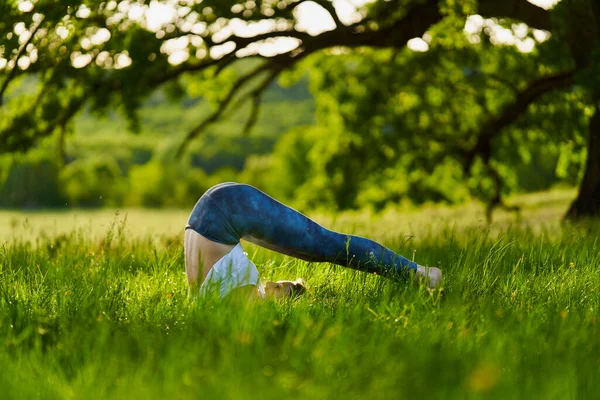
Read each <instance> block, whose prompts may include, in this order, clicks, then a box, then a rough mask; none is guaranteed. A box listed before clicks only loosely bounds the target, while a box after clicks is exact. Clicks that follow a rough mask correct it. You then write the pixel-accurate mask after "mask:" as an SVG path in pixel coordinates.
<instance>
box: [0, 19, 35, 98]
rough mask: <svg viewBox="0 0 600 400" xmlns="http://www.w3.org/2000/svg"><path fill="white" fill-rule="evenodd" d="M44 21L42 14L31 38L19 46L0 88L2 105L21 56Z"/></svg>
mask: <svg viewBox="0 0 600 400" xmlns="http://www.w3.org/2000/svg"><path fill="white" fill-rule="evenodd" d="M43 21H44V16H43V15H42V16H41V17H40V19H39V21H37V23H36V24H35V25H34V26H33V28H32V29H31V30H30V31H29V38H28V39H27V41H26V42H25V43H23V44H22V45H21V48H19V51H18V52H17V55H16V56H15V60H14V61H15V65H13V67H12V69H11V70H10V72H9V73H8V76H7V77H6V79H5V80H4V83H3V84H2V87H1V88H0V107H1V106H2V105H3V103H4V92H5V91H6V89H7V88H8V84H9V83H10V81H12V80H13V78H14V77H15V73H16V72H17V69H18V65H17V64H18V62H19V59H20V58H21V56H22V55H23V53H24V52H25V49H26V48H27V46H28V45H29V43H31V41H32V40H33V37H34V36H35V34H36V32H37V31H38V29H39V28H40V26H41V25H42V22H43Z"/></svg>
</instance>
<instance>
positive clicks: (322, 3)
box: [315, 0, 344, 28]
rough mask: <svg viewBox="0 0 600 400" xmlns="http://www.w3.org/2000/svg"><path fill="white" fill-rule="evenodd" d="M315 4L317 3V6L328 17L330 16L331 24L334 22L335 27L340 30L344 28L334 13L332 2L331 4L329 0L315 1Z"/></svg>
mask: <svg viewBox="0 0 600 400" xmlns="http://www.w3.org/2000/svg"><path fill="white" fill-rule="evenodd" d="M315 3H317V4H318V5H320V6H321V7H323V8H324V9H325V10H326V11H327V12H328V13H329V15H331V18H333V22H335V26H336V27H338V28H341V27H342V26H344V24H343V23H342V21H341V20H340V17H339V16H338V14H337V12H336V11H335V7H334V6H333V2H331V1H329V0H317V1H315Z"/></svg>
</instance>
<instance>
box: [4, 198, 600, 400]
mask: <svg viewBox="0 0 600 400" xmlns="http://www.w3.org/2000/svg"><path fill="white" fill-rule="evenodd" d="M573 194H574V193H573V192H572V191H566V192H565V191H562V192H553V193H546V194H541V195H536V196H529V197H527V196H524V197H521V198H519V199H518V202H519V203H520V204H522V205H523V211H522V213H521V217H520V218H515V216H514V215H513V214H506V213H498V214H496V215H495V222H494V223H492V224H491V225H488V224H487V223H486V222H485V221H484V217H483V215H484V214H483V209H482V208H481V207H480V206H477V205H467V206H461V207H455V208H445V207H433V206H430V207H426V208H424V209H423V210H393V211H392V210H390V211H387V212H384V213H383V214H381V215H373V214H371V213H368V212H366V211H362V212H355V213H344V214H341V215H338V216H337V217H334V216H333V215H316V216H315V218H316V219H317V220H319V221H320V222H322V223H323V224H325V225H326V226H328V227H332V228H335V229H339V230H347V231H351V232H352V233H355V234H359V235H364V236H369V237H371V238H373V239H376V240H379V241H381V242H383V243H384V244H385V245H387V246H388V247H390V248H392V249H394V250H396V251H398V252H399V253H401V254H404V255H405V256H407V257H409V258H414V260H415V261H417V262H418V263H420V264H424V265H432V266H439V267H441V268H442V269H443V271H444V273H445V275H444V276H445V280H444V286H443V290H436V291H430V290H427V289H426V288H424V287H418V286H415V285H413V284H406V283H403V282H396V281H393V280H390V279H385V278H382V277H380V276H376V275H368V274H365V273H362V272H358V271H354V270H350V269H347V268H342V267H338V266H332V265H326V264H314V263H307V262H304V261H298V260H295V259H291V258H288V257H283V256H280V255H278V254H275V253H272V252H269V251H266V250H264V249H261V248H258V247H255V246H251V245H249V244H244V246H245V249H246V251H247V252H248V253H249V256H250V258H251V259H252V260H253V261H254V262H255V263H256V264H257V266H258V268H259V271H260V272H261V275H262V277H263V278H264V279H269V280H276V279H295V278H296V277H302V278H304V280H305V282H306V284H307V287H308V292H307V293H306V294H305V295H303V296H302V297H299V298H295V299H287V300H279V301H275V300H267V301H265V302H263V303H260V304H253V305H245V306H243V305H240V304H237V303H236V304H232V303H231V302H227V301H223V302H215V301H212V300H203V299H192V298H191V297H190V296H189V294H188V289H187V286H186V279H185V274H184V260H183V254H182V240H181V239H182V226H183V224H184V223H185V220H186V218H187V214H188V212H189V210H167V211H153V210H122V211H120V212H118V213H116V212H115V211H110V210H104V211H83V210H77V211H71V212H52V213H51V212H32V213H23V212H9V211H6V212H1V213H0V227H1V228H0V243H1V244H0V346H1V347H2V350H1V351H0V393H2V396H1V397H2V398H6V399H35V398H40V399H71V398H73V399H81V398H86V399H96V398H97V399H106V398H111V399H120V398H144V399H152V398H157V399H158V398H164V397H169V398H202V399H213V398H214V399H224V398H226V399H253V398H261V399H280V398H311V399H312V398H314V399H330V398H345V399H366V398H369V399H370V398H373V399H398V398H407V399H412V398H426V399H464V398H472V399H478V398H486V399H487V398H491V399H496V398H497V399H506V398H512V399H525V398H526V399H532V398H533V399H587V398H599V397H600V390H599V389H598V387H597V380H598V378H600V341H599V340H598V338H599V337H600V321H598V320H597V319H598V317H600V313H599V311H598V308H599V305H600V304H599V303H600V302H599V295H600V270H599V269H598V267H599V266H600V243H599V242H598V237H599V234H600V223H598V222H593V221H591V222H586V223H581V224H576V225H574V224H561V223H560V217H561V213H562V212H564V209H565V207H566V205H567V204H568V200H569V199H570V198H572V196H573Z"/></svg>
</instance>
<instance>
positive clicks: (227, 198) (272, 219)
mask: <svg viewBox="0 0 600 400" xmlns="http://www.w3.org/2000/svg"><path fill="white" fill-rule="evenodd" d="M186 229H192V230H194V231H196V232H197V233H199V234H201V235H202V236H204V237H206V238H207V239H210V240H212V241H215V242H217V243H222V244H228V245H235V244H237V243H238V242H239V241H240V239H242V238H243V239H244V240H247V241H249V242H252V243H255V244H257V245H259V246H262V247H265V248H267V249H270V250H274V251H277V252H279V253H282V254H286V255H289V256H293V257H296V258H300V259H302V260H306V261H316V262H330V263H334V264H337V265H341V266H344V267H350V268H354V269H358V270H361V271H368V272H377V273H386V272H388V273H392V275H396V276H403V277H404V276H406V275H407V273H408V272H409V271H410V270H414V271H416V269H417V264H416V263H414V262H412V261H410V260H408V259H406V258H404V257H402V256H401V255H399V254H396V253H394V252H393V251H391V250H389V249H387V248H385V247H384V246H382V245H380V244H379V243H377V242H374V241H372V240H369V239H366V238H363V237H360V236H354V235H347V234H342V233H338V232H333V231H330V230H328V229H325V228H323V227H322V226H321V225H319V224H317V223H316V222H314V221H312V220H311V219H309V218H308V217H306V216H304V215H303V214H301V213H299V212H298V211H296V210H294V209H292V208H290V207H288V206H286V205H284V204H283V203H281V202H279V201H277V200H275V199H274V198H272V197H270V196H268V195H267V194H265V193H263V192H261V191H260V190H258V189H256V188H255V187H252V186H250V185H245V184H239V183H233V182H227V183H222V184H219V185H216V186H214V187H212V188H210V189H209V190H208V191H207V192H206V193H204V195H202V197H200V200H198V202H197V203H196V205H195V206H194V209H193V210H192V213H191V214H190V218H189V220H188V223H187V226H186Z"/></svg>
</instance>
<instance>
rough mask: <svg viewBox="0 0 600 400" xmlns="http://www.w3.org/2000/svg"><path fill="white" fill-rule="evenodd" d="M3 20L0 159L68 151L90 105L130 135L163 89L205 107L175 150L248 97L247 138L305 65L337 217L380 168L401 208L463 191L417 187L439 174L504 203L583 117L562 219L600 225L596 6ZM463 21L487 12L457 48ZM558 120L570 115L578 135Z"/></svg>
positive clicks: (138, 12)
mask: <svg viewBox="0 0 600 400" xmlns="http://www.w3.org/2000/svg"><path fill="white" fill-rule="evenodd" d="M336 6H337V8H336ZM0 7H1V8H2V9H0V32H6V34H5V35H2V36H1V37H0V57H2V59H0V99H1V101H2V107H1V108H0V113H1V115H0V149H1V150H2V151H4V152H15V151H26V150H28V149H29V148H31V147H32V146H34V145H35V143H37V142H38V141H39V140H40V139H41V138H44V137H48V136H51V135H54V134H56V135H57V136H58V138H59V142H58V143H59V144H64V135H65V133H66V132H68V127H69V123H70V121H72V119H73V117H74V116H75V115H76V114H77V113H78V112H80V111H81V110H82V109H83V108H84V107H87V108H88V109H89V110H91V111H92V112H94V113H97V114H99V115H106V114H107V112H108V111H109V110H111V109H114V108H116V109H119V110H120V111H121V112H122V113H123V114H124V115H125V116H126V117H127V118H128V121H129V125H130V128H131V129H132V130H134V131H136V130H138V129H139V116H138V110H139V108H140V105H141V104H142V102H143V101H144V100H145V99H146V98H147V97H148V96H149V95H150V94H151V93H153V92H154V91H155V90H156V89H157V88H159V87H165V85H166V88H167V89H168V93H170V94H171V95H172V96H175V97H176V96H181V95H183V94H184V93H189V94H195V95H197V94H202V96H203V97H205V98H206V99H207V100H209V101H210V102H212V103H213V104H214V112H212V113H211V114H210V115H208V116H207V117H206V118H204V119H201V120H199V121H198V124H197V125H196V126H195V127H193V128H192V129H191V130H190V131H189V132H188V134H187V135H186V137H185V138H184V140H183V145H182V147H181V149H180V152H179V153H180V154H181V152H182V151H184V150H185V146H186V145H187V144H188V143H190V142H191V141H192V140H193V139H195V138H196V137H197V136H198V135H199V134H200V133H201V132H202V131H203V130H204V129H205V128H206V127H207V126H208V125H210V124H211V123H214V122H215V121H217V120H218V119H220V118H222V117H223V116H224V115H225V114H226V113H228V112H229V111H230V110H236V109H238V108H239V106H240V104H243V103H244V102H249V103H250V104H251V110H250V113H249V116H248V120H247V123H246V125H245V127H244V128H243V131H244V132H247V131H249V130H250V129H251V127H252V126H253V124H254V123H255V121H256V120H257V117H258V115H259V111H260V109H259V107H260V104H261V98H262V96H263V95H264V93H265V91H266V89H267V88H268V87H269V86H270V85H271V84H272V83H273V81H274V80H275V79H276V78H277V77H278V76H280V75H281V74H282V73H283V72H284V71H285V72H286V74H288V79H291V80H293V79H294V77H293V75H294V74H296V75H298V74H299V71H304V70H305V69H303V68H298V65H299V64H300V63H301V62H302V65H301V66H302V67H305V68H306V70H308V72H309V75H310V76H311V82H312V83H311V85H312V87H313V93H315V95H316V100H317V109H318V121H317V122H318V124H319V125H322V126H325V127H326V128H327V132H328V134H327V136H326V137H324V136H323V135H321V136H319V137H320V139H319V140H317V145H316V148H318V149H322V150H327V151H326V152H325V151H324V157H315V156H310V155H308V156H307V157H308V158H307V160H309V161H311V162H312V163H313V164H314V165H313V168H315V169H316V171H319V172H320V173H322V174H324V175H325V176H327V179H326V180H323V177H322V176H320V177H319V178H318V179H316V180H314V179H313V180H312V182H311V181H310V179H308V181H307V182H306V183H307V184H309V185H312V187H315V188H322V189H323V190H330V191H331V192H332V194H333V197H332V198H331V201H333V202H334V203H335V204H337V205H339V206H342V207H352V206H356V205H357V204H359V203H360V202H361V199H360V196H359V195H358V194H359V193H361V194H362V193H367V195H366V196H370V197H372V198H373V199H377V198H378V196H380V194H378V193H376V190H375V191H374V190H367V191H363V190H362V189H363V188H362V187H361V186H364V185H368V183H369V180H367V179H366V177H374V175H373V174H374V173H377V174H378V175H377V176H378V177H386V176H387V178H385V179H384V178H381V179H384V180H385V181H386V182H402V181H404V182H408V184H407V185H403V184H399V185H398V184H396V185H395V186H394V184H391V186H393V187H390V188H389V189H390V190H392V192H394V193H397V195H398V197H399V198H400V197H402V196H405V195H410V196H413V197H417V198H418V197H419V196H422V197H428V198H431V197H433V198H436V196H437V198H440V199H443V198H447V197H448V196H457V195H456V194H452V193H451V192H452V190H444V188H443V187H441V188H440V187H439V186H440V185H436V184H433V183H432V184H428V183H427V178H428V177H430V176H432V175H434V176H435V174H438V175H440V174H442V175H443V174H448V175H449V177H452V178H454V179H458V180H463V181H465V182H467V183H468V186H469V190H470V191H476V192H478V193H479V194H480V196H482V197H483V198H486V199H487V200H488V201H489V203H490V204H491V205H496V204H501V202H502V201H501V194H502V192H503V189H504V188H505V187H506V186H507V185H508V186H510V184H511V179H513V178H514V174H512V172H511V170H512V169H514V167H515V165H516V164H515V163H516V161H517V160H516V159H515V153H516V154H518V156H519V157H520V158H521V159H526V158H527V153H528V151H527V149H528V148H530V146H546V147H547V148H548V149H549V150H552V151H555V152H560V150H562V149H563V146H562V144H564V143H570V142H573V141H576V139H577V138H578V137H579V136H580V135H581V134H582V132H580V131H579V130H577V129H572V128H573V126H575V127H577V126H578V125H577V124H578V123H579V121H581V120H583V121H585V120H586V119H588V120H589V123H588V129H587V132H586V133H584V134H585V135H587V137H588V143H587V152H588V156H587V159H586V160H587V161H586V164H585V170H584V171H585V172H584V175H583V179H582V181H581V185H580V192H579V195H578V197H577V199H576V200H575V202H574V203H573V205H572V207H571V209H570V210H569V213H568V216H570V217H578V216H584V215H597V214H598V213H600V138H599V137H598V135H599V134H600V133H599V132H598V130H599V129H600V122H599V118H600V116H599V115H600V114H598V112H597V110H598V94H597V93H598V79H597V76H598V74H597V68H598V67H597V66H598V62H597V59H598V54H599V46H598V43H599V42H600V40H599V33H598V32H599V29H598V26H599V22H598V21H600V13H599V10H598V5H597V4H596V3H595V2H593V1H592V0H563V1H562V2H560V3H559V4H558V6H556V7H555V9H554V10H552V11H547V10H545V9H543V8H541V7H538V6H535V5H533V4H531V3H529V2H527V1H525V0H506V1H502V2H498V1H495V0H480V1H475V0H472V1H457V0H444V1H442V0H391V1H383V0H380V1H376V2H374V3H370V4H367V5H365V6H363V7H362V8H360V9H359V11H358V12H357V13H356V14H355V15H353V16H351V17H349V18H341V15H342V14H341V13H340V11H339V9H340V6H339V4H335V3H332V2H330V1H327V0H313V1H308V0H299V1H288V0H281V1H274V0H264V1H252V0H251V1H246V2H237V1H227V0H204V1H202V2H200V3H199V4H197V3H196V2H195V1H191V0H190V1H183V0H182V1H175V0H173V1H167V2H162V3H159V2H156V1H150V2H148V1H120V2H116V1H97V0H88V1H81V0H79V1H71V0H68V1H61V2H55V1H50V0H39V1H37V2H33V1H21V2H17V1H6V2H3V3H2V5H0ZM311 7H312V10H313V11H315V10H317V9H318V10H319V11H320V12H323V11H325V12H327V13H328V15H329V19H330V21H329V22H330V26H329V29H325V30H323V31H321V32H318V33H317V32H307V31H306V29H303V27H302V21H300V20H299V15H300V14H301V11H302V10H303V9H304V11H305V12H306V11H307V10H309V11H310V10H311ZM470 15H479V16H481V17H480V18H479V19H478V20H477V21H479V22H480V24H479V30H478V31H477V29H472V32H471V33H470V34H468V35H466V34H465V31H464V28H465V22H466V21H469V20H468V18H469V16H470ZM475 22H476V21H475ZM475 22H474V21H473V20H472V19H471V20H470V23H471V25H473V24H475V25H477V24H476V23H475ZM520 23H524V24H525V25H522V24H520ZM501 28H503V29H510V30H511V31H512V32H513V33H514V34H516V35H517V37H518V40H519V42H518V44H519V45H520V46H522V48H521V49H520V51H519V49H516V48H515V47H514V46H513V45H503V44H502V43H501V41H500V40H499V39H498V34H497V33H498V29H501ZM534 29H536V30H534ZM545 32H550V33H551V36H550V39H549V40H546V39H547V36H548V35H547V34H546V33H545ZM419 37H422V38H423V39H422V42H423V43H426V45H427V47H428V51H427V52H425V53H421V54H419V53H415V52H412V51H408V50H407V49H406V45H407V42H408V41H409V40H411V39H413V38H419ZM532 41H537V42H538V44H537V45H536V46H535V49H534V48H533V47H534V46H532V45H531V43H532ZM427 42H428V43H427ZM542 42H543V43H542ZM534 43H535V42H534ZM527 47H529V48H527ZM309 55H314V56H313V57H310V58H308V57H307V56H309ZM243 60H247V61H243ZM240 63H245V64H244V67H243V68H240V66H239V65H240ZM294 67H296V68H294ZM288 71H292V72H293V73H289V72H288ZM294 71H295V72H294ZM28 76H36V77H37V81H36V83H35V85H36V87H35V90H25V88H27V83H28V82H29V81H28V80H27V77H28ZM28 89H31V88H30V87H29V88H28ZM557 90H560V91H561V92H557ZM565 116H570V117H576V118H573V119H572V120H571V122H572V124H571V125H570V128H569V127H568V126H567V125H568V124H566V122H569V121H565V118H564V117H565ZM582 116H583V117H582ZM549 121H552V123H550V122H549ZM578 135H579V136H578ZM320 146H321V147H320ZM311 151H312V150H311ZM63 153H64V152H63ZM436 166H437V168H434V167H436ZM442 167H443V168H442ZM464 172H467V173H468V174H469V175H470V176H472V177H474V179H471V180H467V179H465V178H466V175H465V174H464ZM511 176H512V177H511ZM438 178H439V176H438ZM377 179H379V178H374V180H377ZM442 180H443V179H442ZM513 180H514V179H513ZM417 182H419V184H418V185H417V184H416V183H417ZM412 183H415V184H414V185H413V184H412ZM316 192H317V191H316ZM459 196H460V194H459Z"/></svg>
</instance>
